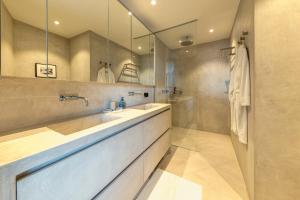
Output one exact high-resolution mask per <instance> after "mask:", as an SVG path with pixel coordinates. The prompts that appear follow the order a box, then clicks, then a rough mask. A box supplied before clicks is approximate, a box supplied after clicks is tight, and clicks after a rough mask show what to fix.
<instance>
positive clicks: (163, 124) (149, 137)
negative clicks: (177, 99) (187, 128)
mask: <svg viewBox="0 0 300 200" xmlns="http://www.w3.org/2000/svg"><path fill="white" fill-rule="evenodd" d="M170 127H171V111H170V110H168V111H165V112H163V113H161V114H159V115H157V116H156V117H153V118H151V119H149V121H148V122H147V123H145V125H144V131H143V132H144V137H143V138H144V148H145V149H146V148H148V147H149V146H150V145H151V144H152V143H153V142H154V141H155V140H157V139H158V138H159V137H160V136H161V135H162V133H164V132H165V131H166V130H168V129H169V128H170Z"/></svg>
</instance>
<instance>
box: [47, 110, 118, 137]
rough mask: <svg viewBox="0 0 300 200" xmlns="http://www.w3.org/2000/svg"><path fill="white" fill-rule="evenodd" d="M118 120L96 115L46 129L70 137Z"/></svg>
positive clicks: (112, 117) (53, 125)
mask: <svg viewBox="0 0 300 200" xmlns="http://www.w3.org/2000/svg"><path fill="white" fill-rule="evenodd" d="M120 118H121V117H116V116H111V115H108V114H96V115H90V116H86V117H80V118H76V119H72V120H67V121H63V122H59V123H55V124H51V125H49V126H47V128H49V129H51V130H53V131H55V132H58V133H61V134H63V135H70V134H73V133H76V132H79V131H82V130H85V129H88V128H91V127H94V126H97V125H101V124H105V123H108V122H111V121H114V120H117V119H120Z"/></svg>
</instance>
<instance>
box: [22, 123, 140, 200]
mask: <svg viewBox="0 0 300 200" xmlns="http://www.w3.org/2000/svg"><path fill="white" fill-rule="evenodd" d="M142 142H143V134H142V125H141V124H140V125H137V126H135V127H133V128H130V129H128V130H126V131H124V132H122V133H119V134H118V135H115V136H113V137H111V138H108V139H106V140H104V141H102V142H99V143H97V144H95V145H93V146H91V147H89V148H87V149H85V150H82V151H80V152H78V153H76V154H74V155H72V156H70V157H67V158H65V159H63V160H61V161H59V162H57V163H54V164H52V165H50V166H47V167H45V168H42V169H40V170H39V171H36V172H35V173H33V174H30V175H28V176H26V177H24V178H22V179H20V180H18V181H17V199H18V200H41V199H43V200H53V199H55V200H66V199H72V200H88V199H91V198H93V197H94V196H95V195H96V194H97V193H98V192H99V191H101V190H102V189H103V188H104V187H105V186H106V185H107V184H108V183H109V182H111V181H112V180H113V179H114V178H115V177H116V176H117V175H118V174H119V173H120V172H122V171H123V169H125V168H126V167H127V166H128V165H129V164H130V163H131V162H132V161H133V160H134V159H136V157H137V156H138V155H139V154H140V153H141V152H142V151H143V145H142Z"/></svg>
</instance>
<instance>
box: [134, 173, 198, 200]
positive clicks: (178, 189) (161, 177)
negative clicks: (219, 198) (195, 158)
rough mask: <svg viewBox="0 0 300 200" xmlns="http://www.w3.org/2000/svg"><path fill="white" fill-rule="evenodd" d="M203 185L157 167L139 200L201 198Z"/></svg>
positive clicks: (187, 199)
mask: <svg viewBox="0 0 300 200" xmlns="http://www.w3.org/2000/svg"><path fill="white" fill-rule="evenodd" d="M201 199H202V187H201V186H200V185H197V184H195V183H193V182H191V181H188V180H186V179H184V178H181V177H179V176H176V175H174V174H171V173H169V172H166V171H163V170H161V169H157V170H156V171H155V172H154V174H153V176H152V177H151V179H150V180H149V182H148V183H147V184H146V186H145V187H144V189H143V190H142V192H141V193H140V195H139V197H138V198H137V200H201Z"/></svg>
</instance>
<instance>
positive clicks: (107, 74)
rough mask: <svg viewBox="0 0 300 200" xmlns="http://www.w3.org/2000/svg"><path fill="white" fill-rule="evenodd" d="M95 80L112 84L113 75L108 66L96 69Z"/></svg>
mask: <svg viewBox="0 0 300 200" xmlns="http://www.w3.org/2000/svg"><path fill="white" fill-rule="evenodd" d="M97 81H98V82H100V83H111V84H113V83H115V75H114V73H113V72H112V70H111V69H110V68H109V67H107V68H105V67H102V68H101V69H100V70H99V71H98V76H97Z"/></svg>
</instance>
